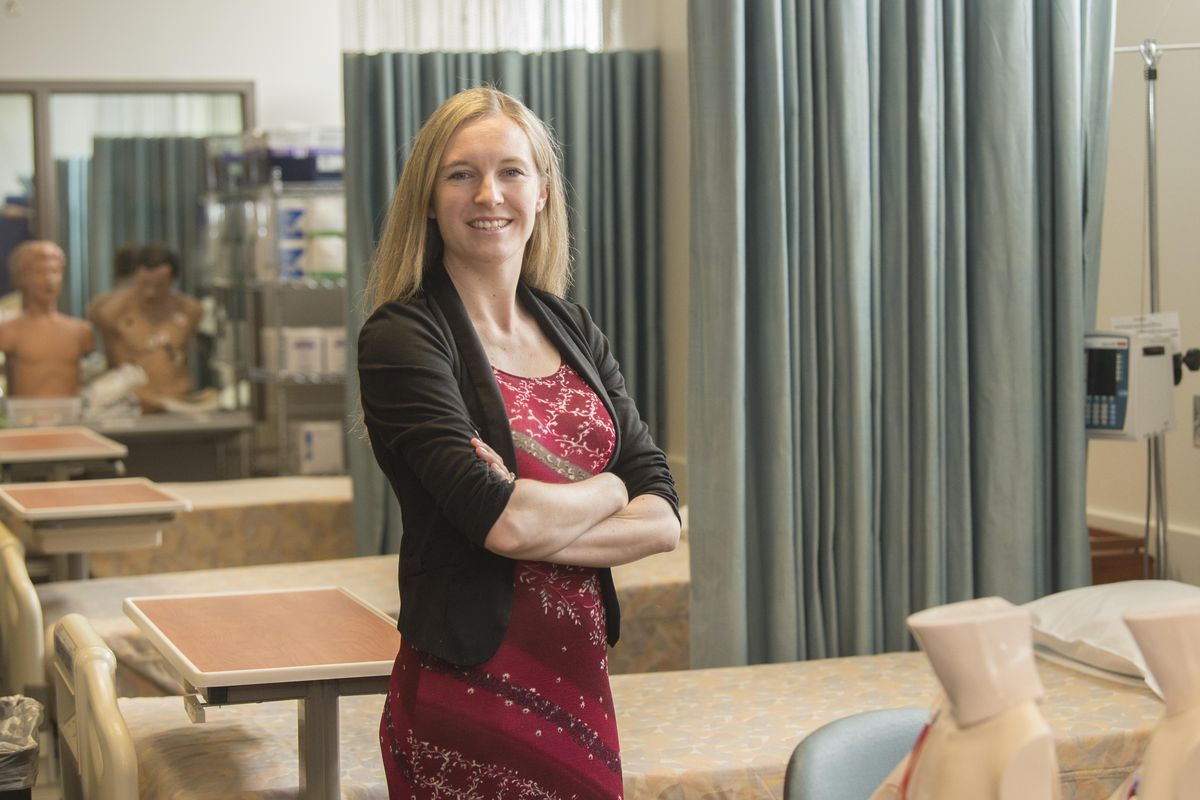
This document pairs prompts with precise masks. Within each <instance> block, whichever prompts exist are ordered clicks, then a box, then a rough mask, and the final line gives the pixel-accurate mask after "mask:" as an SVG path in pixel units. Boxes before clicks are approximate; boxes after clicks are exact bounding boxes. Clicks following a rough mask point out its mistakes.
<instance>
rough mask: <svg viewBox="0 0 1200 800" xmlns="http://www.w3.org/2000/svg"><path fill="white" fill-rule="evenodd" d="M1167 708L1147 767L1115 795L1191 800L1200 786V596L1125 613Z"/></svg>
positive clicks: (1149, 750) (1145, 799) (1146, 756)
mask: <svg viewBox="0 0 1200 800" xmlns="http://www.w3.org/2000/svg"><path fill="white" fill-rule="evenodd" d="M1125 624H1126V625H1128V626H1129V630H1130V631H1131V632H1132V633H1133V638H1134V639H1136V640H1137V643H1138V647H1139V648H1140V649H1141V651H1142V657H1143V658H1145V659H1146V666H1148V667H1149V668H1150V672H1151V673H1152V674H1153V675H1154V679H1155V680H1156V681H1158V685H1159V688H1161V689H1162V694H1163V701H1164V702H1165V703H1166V710H1165V711H1164V713H1163V718H1162V721H1161V722H1159V723H1158V727H1157V728H1156V729H1155V730H1154V733H1153V734H1152V735H1151V737H1150V744H1149V745H1147V746H1146V752H1145V754H1144V755H1143V756H1142V766H1141V769H1140V770H1138V772H1137V773H1136V774H1135V775H1133V776H1131V777H1130V779H1129V780H1128V781H1126V782H1125V784H1124V785H1123V786H1122V787H1121V788H1120V789H1118V790H1117V792H1116V794H1114V795H1113V796H1112V797H1113V800H1117V799H1118V798H1119V800H1126V798H1129V797H1136V798H1138V800H1190V798H1194V797H1196V796H1197V792H1198V791H1200V790H1198V788H1197V787H1200V600H1183V601H1179V602H1176V603H1170V604H1166V605H1163V606H1160V607H1158V608H1156V609H1153V610H1148V611H1139V612H1135V613H1129V614H1126V615H1125Z"/></svg>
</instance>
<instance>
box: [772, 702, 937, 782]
mask: <svg viewBox="0 0 1200 800" xmlns="http://www.w3.org/2000/svg"><path fill="white" fill-rule="evenodd" d="M928 720H929V709H928V708H887V709H883V710H882V711H866V712H863V713H861V714H854V715H852V716H849V717H843V718H842V719H838V720H834V721H833V722H830V723H827V724H825V725H822V726H821V727H820V728H817V729H816V730H815V731H813V732H812V733H810V734H809V735H808V736H807V737H806V738H805V739H804V740H803V741H801V742H800V744H798V745H796V750H795V752H793V753H792V758H791V760H790V761H788V767H787V774H786V775H785V776H784V780H783V797H784V800H869V798H870V797H871V794H872V793H873V792H874V791H875V790H876V789H878V788H879V785H880V784H881V783H883V779H884V778H886V777H887V776H888V773H889V772H891V771H892V770H893V769H895V768H896V765H897V764H899V763H900V761H901V759H903V758H904V756H906V755H908V752H909V751H910V750H912V746H913V745H914V744H915V743H916V741H917V736H918V735H919V734H920V733H921V728H922V727H924V725H925V723H926V722H927V721H928Z"/></svg>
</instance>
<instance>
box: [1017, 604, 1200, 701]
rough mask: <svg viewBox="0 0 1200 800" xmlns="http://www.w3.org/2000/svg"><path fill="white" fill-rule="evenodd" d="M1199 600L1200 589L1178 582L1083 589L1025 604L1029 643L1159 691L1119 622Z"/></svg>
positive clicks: (1125, 627) (1124, 626) (1131, 638)
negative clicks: (1030, 630) (1029, 621)
mask: <svg viewBox="0 0 1200 800" xmlns="http://www.w3.org/2000/svg"><path fill="white" fill-rule="evenodd" d="M1196 598H1200V587H1196V586H1190V585H1188V584H1186V583H1179V582H1177V581H1122V582H1120V583H1105V584H1102V585H1100V586H1085V587H1083V588H1081V589H1070V590H1068V591H1065V592H1058V593H1057V594H1051V595H1047V596H1046V597H1043V598H1041V599H1040V600H1034V601H1033V602H1032V603H1026V604H1025V606H1024V607H1025V608H1027V609H1028V610H1029V613H1030V615H1031V616H1032V618H1033V619H1032V622H1033V643H1034V644H1035V645H1038V646H1039V647H1044V648H1046V649H1048V650H1050V651H1051V652H1053V653H1056V654H1058V655H1060V656H1065V657H1066V658H1069V659H1072V660H1074V661H1078V662H1081V663H1083V664H1086V665H1088V666H1090V667H1094V668H1096V669H1101V670H1106V671H1108V672H1115V673H1118V674H1120V675H1128V676H1132V677H1135V678H1142V679H1144V680H1145V681H1146V685H1147V686H1149V687H1150V688H1151V689H1152V690H1153V691H1154V693H1155V694H1157V695H1158V696H1159V697H1162V691H1161V690H1160V689H1159V687H1158V683H1157V682H1156V681H1155V680H1154V676H1153V675H1151V674H1150V670H1149V669H1148V668H1147V667H1146V661H1145V659H1143V658H1142V653H1141V651H1140V650H1139V649H1138V646H1137V642H1135V641H1134V639H1133V634H1131V633H1130V632H1129V628H1128V627H1127V626H1126V625H1125V621H1124V620H1123V619H1122V617H1123V616H1124V615H1125V614H1127V613H1129V612H1130V611H1142V610H1145V609H1150V608H1154V607H1156V606H1161V605H1164V604H1166V603H1171V602H1174V601H1177V600H1185V599H1196Z"/></svg>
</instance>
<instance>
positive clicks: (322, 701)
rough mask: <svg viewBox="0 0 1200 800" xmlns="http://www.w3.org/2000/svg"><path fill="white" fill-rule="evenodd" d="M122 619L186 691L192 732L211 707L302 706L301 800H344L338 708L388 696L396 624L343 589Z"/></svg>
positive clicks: (246, 595)
mask: <svg viewBox="0 0 1200 800" xmlns="http://www.w3.org/2000/svg"><path fill="white" fill-rule="evenodd" d="M125 613H126V614H127V615H128V616H129V617H130V618H131V619H132V620H133V621H134V622H135V623H136V624H137V626H138V627H139V628H141V630H142V632H143V633H145V635H146V637H147V638H148V639H149V640H150V642H151V643H152V644H153V645H154V646H155V647H156V648H157V649H158V650H159V651H160V652H161V653H162V654H163V657H164V658H165V659H166V660H167V663H168V664H169V665H170V666H171V668H172V669H173V670H174V671H175V673H176V675H177V676H178V677H179V679H180V681H181V682H182V683H183V685H184V691H185V695H184V704H185V706H186V707H187V709H188V715H189V717H191V719H192V721H193V722H202V721H203V720H204V715H205V709H206V708H207V707H210V706H221V705H233V704H241V703H260V702H264V701H269V700H297V701H299V709H298V711H299V713H298V714H297V720H298V726H297V727H298V731H297V735H298V737H299V753H300V789H301V794H302V795H303V796H304V797H307V798H314V799H315V798H322V799H324V798H331V799H332V798H340V797H341V775H340V758H339V747H338V698H339V697H342V696H346V695H364V694H384V693H386V692H387V687H388V680H389V676H390V674H391V670H392V665H393V663H394V661H395V658H396V653H397V651H398V650H399V649H400V633H399V631H397V630H396V623H395V621H394V620H393V619H392V618H391V617H388V616H387V615H386V614H383V613H382V612H380V611H378V610H376V609H375V608H372V607H371V606H369V605H367V604H366V603H365V602H363V601H362V600H360V599H358V598H357V597H355V596H354V595H352V594H351V593H349V592H348V591H346V590H345V589H342V588H340V587H322V588H313V589H300V590H282V591H261V592H234V593H221V594H192V595H175V596H168V597H131V598H128V599H126V600H125Z"/></svg>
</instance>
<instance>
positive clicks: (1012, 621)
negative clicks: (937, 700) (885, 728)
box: [908, 597, 1043, 728]
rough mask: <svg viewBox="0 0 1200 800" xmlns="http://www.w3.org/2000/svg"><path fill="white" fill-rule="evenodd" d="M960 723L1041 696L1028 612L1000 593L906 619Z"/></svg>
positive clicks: (981, 718)
mask: <svg viewBox="0 0 1200 800" xmlns="http://www.w3.org/2000/svg"><path fill="white" fill-rule="evenodd" d="M908 627H909V629H910V630H911V631H912V633H913V636H914V637H915V638H916V640H917V643H918V644H919V645H921V649H922V650H924V651H925V655H927V656H929V662H930V664H932V665H933V671H934V672H935V673H936V674H937V677H938V681H939V682H940V683H941V685H942V689H943V690H944V691H945V692H946V697H947V699H948V700H949V701H950V710H951V712H952V713H953V714H954V719H955V721H956V722H957V723H958V725H959V726H960V727H964V728H965V727H969V726H971V725H975V724H977V723H980V722H984V721H985V720H988V719H990V718H991V717H993V716H995V715H997V714H1000V713H1001V712H1004V711H1007V710H1008V709H1010V708H1013V707H1014V706H1016V705H1019V704H1020V703H1023V702H1026V701H1028V700H1036V699H1038V698H1040V697H1041V696H1042V693H1043V690H1042V682H1041V679H1040V678H1039V677H1038V673H1037V666H1036V665H1035V663H1034V660H1033V637H1032V633H1031V632H1030V620H1029V612H1028V611H1026V610H1025V609H1023V608H1018V607H1017V606H1014V605H1013V604H1012V603H1010V602H1008V601H1007V600H1005V599H1004V598H1001V597H984V598H980V599H978V600H967V601H964V602H961V603H950V604H949V605H944V606H938V607H937V608H930V609H926V610H925V611H920V612H917V613H916V614H913V615H912V616H910V617H909V618H908Z"/></svg>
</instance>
